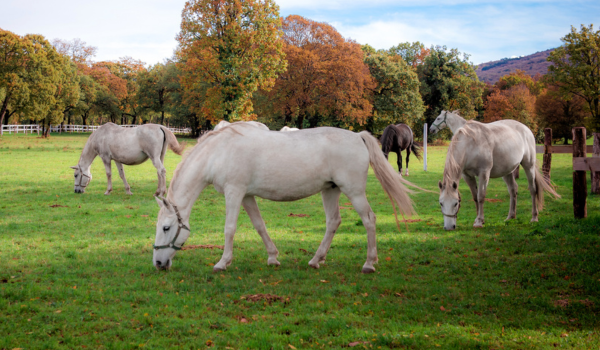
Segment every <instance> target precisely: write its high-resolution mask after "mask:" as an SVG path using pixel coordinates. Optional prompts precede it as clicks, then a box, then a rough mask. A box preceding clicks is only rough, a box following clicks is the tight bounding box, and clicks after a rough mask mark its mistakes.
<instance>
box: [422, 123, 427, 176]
mask: <svg viewBox="0 0 600 350" xmlns="http://www.w3.org/2000/svg"><path fill="white" fill-rule="evenodd" d="M423 170H424V171H427V123H425V125H423Z"/></svg>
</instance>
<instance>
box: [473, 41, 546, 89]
mask: <svg viewBox="0 0 600 350" xmlns="http://www.w3.org/2000/svg"><path fill="white" fill-rule="evenodd" d="M552 51H554V49H550V50H546V51H542V52H536V53H534V54H532V55H528V56H521V57H517V58H503V59H501V60H499V61H492V62H486V63H481V64H480V65H479V66H478V67H477V70H476V72H477V76H478V77H479V80H481V81H485V82H488V83H491V84H494V83H495V82H497V81H498V80H499V79H500V77H502V76H504V75H506V74H509V73H512V72H514V71H516V70H517V69H520V70H522V71H525V73H527V74H529V75H531V76H535V75H536V74H538V73H539V74H541V75H544V74H546V73H547V72H548V67H549V66H550V62H548V61H546V58H547V57H548V56H549V55H550V52H552Z"/></svg>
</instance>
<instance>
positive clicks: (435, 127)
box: [429, 109, 467, 134]
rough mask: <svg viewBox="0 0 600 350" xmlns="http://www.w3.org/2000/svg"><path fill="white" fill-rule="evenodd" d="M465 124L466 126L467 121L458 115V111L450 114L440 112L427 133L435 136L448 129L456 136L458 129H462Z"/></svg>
mask: <svg viewBox="0 0 600 350" xmlns="http://www.w3.org/2000/svg"><path fill="white" fill-rule="evenodd" d="M465 124H467V120H466V119H465V118H463V117H461V116H460V115H458V109H457V110H455V111H452V112H449V111H442V113H440V115H438V117H437V118H435V120H434V121H433V123H432V124H431V127H430V128H429V133H430V134H435V133H437V132H438V131H441V130H443V129H445V128H446V127H448V128H450V131H452V134H456V132H457V131H458V129H460V128H462V127H463V126H464V125H465Z"/></svg>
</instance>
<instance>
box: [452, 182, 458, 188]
mask: <svg viewBox="0 0 600 350" xmlns="http://www.w3.org/2000/svg"><path fill="white" fill-rule="evenodd" d="M457 187H458V184H457V183H456V181H452V188H453V189H456V188H457Z"/></svg>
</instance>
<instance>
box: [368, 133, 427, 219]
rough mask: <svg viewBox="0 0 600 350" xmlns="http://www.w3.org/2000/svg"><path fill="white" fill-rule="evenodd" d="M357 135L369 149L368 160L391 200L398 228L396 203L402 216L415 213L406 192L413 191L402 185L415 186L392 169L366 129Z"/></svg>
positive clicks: (374, 139)
mask: <svg viewBox="0 0 600 350" xmlns="http://www.w3.org/2000/svg"><path fill="white" fill-rule="evenodd" d="M359 135H360V137H362V139H363V141H364V142H365V145H366V146H367V150H368V151H369V162H370V163H371V167H372V168H373V172H374V173H375V176H376V177H377V180H379V183H381V187H383V190H384V191H385V193H387V195H388V197H389V198H390V201H391V202H392V206H393V207H394V216H395V217H396V223H397V224H398V228H400V224H399V221H398V215H396V204H397V205H398V209H399V210H400V213H401V214H402V216H408V217H410V216H411V215H412V214H415V213H416V212H415V209H414V208H413V201H412V200H411V199H410V197H409V196H408V193H413V191H411V190H409V189H408V188H406V186H404V185H405V184H406V185H408V186H413V187H416V186H414V185H413V184H412V183H410V182H409V181H406V180H404V179H403V178H402V176H400V175H399V174H398V173H397V172H396V171H395V170H394V168H392V166H391V165H390V163H388V161H387V159H385V157H384V156H383V153H382V152H381V149H380V148H379V144H378V143H377V139H376V138H374V137H373V136H372V135H371V134H370V133H369V132H368V131H362V132H360V133H359ZM394 202H395V203H394Z"/></svg>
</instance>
